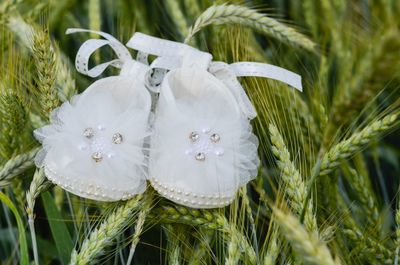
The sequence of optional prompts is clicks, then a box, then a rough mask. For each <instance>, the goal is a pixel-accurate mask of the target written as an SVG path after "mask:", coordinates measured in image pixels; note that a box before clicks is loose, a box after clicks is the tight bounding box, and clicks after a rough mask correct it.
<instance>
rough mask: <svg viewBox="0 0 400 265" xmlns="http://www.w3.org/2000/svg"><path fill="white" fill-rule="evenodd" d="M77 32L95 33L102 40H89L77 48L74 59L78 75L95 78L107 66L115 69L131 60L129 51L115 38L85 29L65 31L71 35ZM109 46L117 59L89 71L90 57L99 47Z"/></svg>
mask: <svg viewBox="0 0 400 265" xmlns="http://www.w3.org/2000/svg"><path fill="white" fill-rule="evenodd" d="M77 32H89V33H95V34H98V35H100V36H102V37H103V38H104V39H90V40H87V41H85V42H84V43H83V44H82V46H81V47H80V48H79V50H78V52H77V54H76V59H75V67H76V69H77V70H78V72H79V73H81V74H84V75H87V76H90V77H97V76H99V75H101V74H102V73H103V72H104V71H105V70H106V68H107V67H108V66H114V67H116V68H121V67H122V66H123V64H125V63H126V62H128V61H131V60H132V56H131V54H130V53H129V50H128V49H127V48H126V47H125V46H124V45H123V44H122V43H121V42H119V41H118V40H117V39H116V38H114V37H113V36H111V35H110V34H108V33H105V32H101V31H94V30H87V29H77V28H71V29H67V31H66V34H73V33H77ZM105 45H109V46H110V47H111V49H113V51H114V52H115V53H116V55H117V56H118V59H114V60H112V61H109V62H105V63H102V64H99V65H97V66H95V67H93V68H91V69H89V58H90V56H91V55H92V54H93V53H94V52H95V51H96V50H98V49H100V48H101V47H103V46H105Z"/></svg>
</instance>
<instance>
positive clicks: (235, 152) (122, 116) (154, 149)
mask: <svg viewBox="0 0 400 265" xmlns="http://www.w3.org/2000/svg"><path fill="white" fill-rule="evenodd" d="M83 31H85V32H92V33H97V34H100V35H101V36H103V37H104V39H91V40H87V41H86V42H85V43H84V44H83V45H82V46H81V48H80V49H79V51H78V53H77V57H76V61H75V63H76V68H77V70H78V71H79V72H80V73H83V74H86V75H89V76H91V77H96V76H98V75H100V74H101V73H102V72H103V71H104V70H105V69H106V68H107V67H108V66H109V65H112V66H115V67H119V68H121V72H120V75H119V76H112V77H107V78H102V79H100V80H98V81H96V82H94V83H93V84H92V85H91V86H89V87H88V88H87V89H86V90H85V91H84V92H83V93H82V94H80V95H76V96H74V97H73V98H72V99H71V101H70V102H65V103H63V104H62V105H61V106H60V107H59V108H57V109H55V110H54V111H53V112H52V115H51V119H50V122H51V124H50V125H47V126H44V127H42V128H40V129H37V130H36V131H35V132H34V135H35V137H36V138H37V139H38V140H39V141H40V142H41V143H42V144H43V149H42V150H41V151H40V152H39V153H38V155H37V157H36V165H37V166H38V167H44V172H45V175H46V176H47V178H48V179H49V180H51V181H52V182H54V183H55V184H57V185H59V186H61V187H62V188H64V189H65V190H67V191H69V192H71V193H73V194H76V195H78V196H81V197H84V198H89V199H94V200H98V201H118V200H126V199H129V198H131V197H133V196H135V195H136V194H140V193H142V192H144V191H145V189H146V187H147V184H146V182H147V180H149V181H150V183H151V185H152V186H153V187H154V189H155V190H157V191H158V192H159V193H160V194H161V195H162V196H164V197H166V198H167V199H170V200H172V201H174V202H176V203H179V204H182V205H186V206H189V207H194V208H217V207H223V206H226V205H228V204H229V203H231V202H232V200H233V199H234V198H235V194H236V192H237V190H238V189H239V188H240V187H241V186H243V185H245V184H246V183H247V182H248V181H249V180H251V179H252V178H253V177H255V176H256V175H257V169H258V166H259V158H258V154H257V147H258V140H257V138H256V136H255V135H254V134H253V133H252V127H251V125H250V120H251V119H252V118H254V117H255V116H256V113H255V110H254V108H253V106H252V104H251V103H250V101H249V99H248V97H247V95H246V94H245V92H244V90H243V88H242V87H241V85H240V83H239V82H238V81H237V76H244V75H249V76H263V77H269V78H273V79H277V80H280V81H283V82H286V83H288V84H290V85H292V86H294V87H297V88H298V89H301V80H300V76H298V75H296V74H294V73H291V72H289V71H287V70H284V69H282V68H279V67H275V66H271V65H266V64H258V63H235V64H231V65H228V64H226V63H222V62H212V61H211V60H212V56H211V55H210V54H209V53H205V52H201V51H199V50H197V49H194V48H192V47H190V46H188V45H185V44H182V43H177V42H172V41H167V40H163V39H159V38H155V37H151V36H147V35H145V34H142V33H135V34H134V36H133V37H132V38H131V40H130V41H129V42H128V43H127V45H126V46H127V47H130V48H133V49H136V50H138V58H137V59H138V60H137V61H135V60H133V59H132V57H131V55H130V53H129V51H128V49H127V48H126V47H125V46H124V45H122V44H121V43H120V42H119V41H117V40H116V39H115V38H114V37H112V36H111V35H109V34H106V33H103V32H94V31H89V30H82V29H69V30H68V31H67V33H74V32H83ZM104 45H109V46H110V47H111V48H112V49H113V50H114V51H115V53H116V54H117V55H118V59H116V60H113V61H111V62H107V63H103V64H100V65H98V66H96V67H94V68H92V69H89V68H88V64H89V57H90V55H91V54H92V53H93V52H94V51H96V50H97V49H99V48H100V47H102V46H104ZM147 54H152V55H156V56H158V58H157V59H156V60H154V61H153V63H152V64H151V65H150V66H149V65H148V64H147ZM154 69H157V70H154ZM160 69H163V70H160ZM167 71H168V72H167ZM165 73H166V74H165ZM164 74H165V75H164ZM156 79H160V85H158V86H155V85H154V80H156ZM148 89H150V91H151V92H149V90H148ZM158 92H159V93H158ZM151 94H153V96H152V95H151ZM154 95H158V99H157V97H154Z"/></svg>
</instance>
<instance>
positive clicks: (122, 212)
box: [70, 194, 149, 265]
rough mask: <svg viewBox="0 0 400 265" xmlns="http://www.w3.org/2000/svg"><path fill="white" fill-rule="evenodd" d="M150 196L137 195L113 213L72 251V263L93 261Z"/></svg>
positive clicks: (79, 263) (80, 264) (80, 263)
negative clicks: (78, 249)
mask: <svg viewBox="0 0 400 265" xmlns="http://www.w3.org/2000/svg"><path fill="white" fill-rule="evenodd" d="M148 196H149V194H145V195H144V196H143V195H137V196H136V197H134V198H132V199H130V200H129V201H127V202H125V203H124V204H123V205H121V206H120V207H118V208H117V209H116V210H115V211H114V212H113V213H111V214H110V215H109V216H108V217H107V219H106V220H104V221H103V222H102V223H101V224H100V225H99V226H98V227H97V228H96V229H95V230H94V231H92V232H91V233H90V235H89V237H88V238H86V239H85V240H84V241H83V243H82V245H81V249H80V251H79V252H77V251H76V250H74V251H73V252H72V254H71V261H70V264H71V265H73V264H76V265H83V264H88V263H91V262H93V260H94V259H95V258H96V257H97V256H98V255H100V254H101V253H102V252H103V250H104V248H105V247H107V246H109V245H111V243H112V242H113V240H114V239H115V238H116V237H117V236H118V235H119V234H120V233H121V232H122V231H123V230H124V229H125V228H126V227H127V225H129V223H130V222H131V219H132V217H133V216H134V214H135V213H136V211H137V209H139V208H140V207H141V206H143V203H144V202H146V201H147V198H148ZM143 197H144V198H143ZM142 198H143V199H142Z"/></svg>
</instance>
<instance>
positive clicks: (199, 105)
mask: <svg viewBox="0 0 400 265" xmlns="http://www.w3.org/2000/svg"><path fill="white" fill-rule="evenodd" d="M155 117H156V118H155V122H154V132H153V135H152V139H151V146H152V149H151V151H150V161H149V176H150V180H151V183H152V185H153V186H154V188H155V189H156V190H157V191H159V192H160V193H161V194H162V195H163V196H165V197H166V198H168V199H170V200H172V201H174V202H176V203H179V204H183V205H186V206H189V207H194V208H216V207H222V206H225V205H228V204H229V203H230V202H231V201H232V200H233V199H234V198H235V195H236V192H237V190H238V189H239V187H241V186H242V185H244V184H246V183H247V182H248V181H249V180H251V179H252V178H253V177H255V176H256V175H257V168H258V166H259V159H258V155H257V147H258V140H257V138H256V137H255V136H254V135H253V133H252V130H251V126H250V124H249V120H248V119H246V118H244V117H243V115H242V113H241V111H240V108H239V106H238V102H237V99H236V98H235V97H234V96H233V94H232V93H231V91H230V89H229V88H228V87H227V86H225V84H224V83H223V82H221V81H220V80H218V79H217V78H216V77H214V76H213V75H212V74H210V73H208V72H207V71H202V70H198V69H195V68H180V69H176V70H172V71H170V72H169V73H168V74H167V75H166V76H165V78H164V81H163V84H162V87H161V93H160V98H159V102H158V106H157V110H156V115H155ZM213 140H214V141H213Z"/></svg>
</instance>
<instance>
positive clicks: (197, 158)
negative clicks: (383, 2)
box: [195, 153, 206, 161]
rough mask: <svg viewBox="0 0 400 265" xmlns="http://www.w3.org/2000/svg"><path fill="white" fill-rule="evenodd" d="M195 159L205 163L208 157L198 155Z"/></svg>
mask: <svg viewBox="0 0 400 265" xmlns="http://www.w3.org/2000/svg"><path fill="white" fill-rule="evenodd" d="M195 158H196V160H197V161H204V160H206V155H205V154H204V153H197V154H196V156H195Z"/></svg>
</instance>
